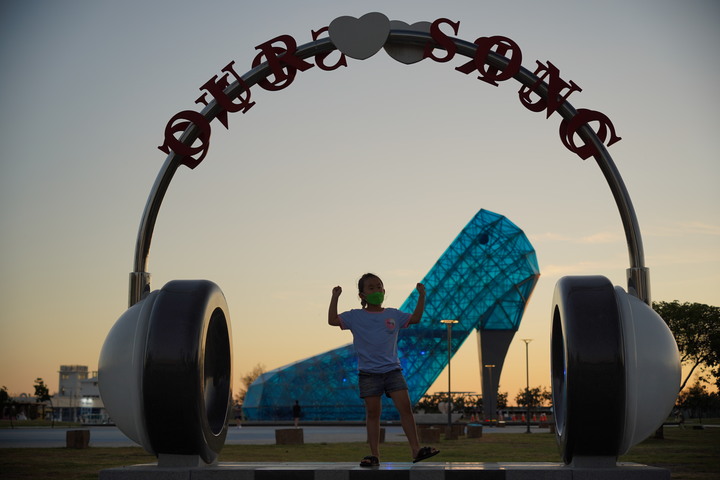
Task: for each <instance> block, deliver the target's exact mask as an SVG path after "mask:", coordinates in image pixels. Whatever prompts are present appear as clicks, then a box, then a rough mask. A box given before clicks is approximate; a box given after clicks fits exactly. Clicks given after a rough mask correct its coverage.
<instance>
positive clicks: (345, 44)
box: [328, 12, 390, 60]
mask: <svg viewBox="0 0 720 480" xmlns="http://www.w3.org/2000/svg"><path fill="white" fill-rule="evenodd" d="M328 34H329V35H330V41H332V43H333V44H334V45H335V46H336V47H337V49H338V50H340V51H341V52H342V53H344V54H345V55H347V56H348V57H351V58H355V59H357V60H365V59H366V58H370V57H372V56H373V55H375V54H376V53H377V52H379V51H380V49H381V48H382V47H383V45H385V41H386V40H387V38H388V35H390V20H388V18H387V17H386V16H385V15H383V14H382V13H377V12H373V13H368V14H365V15H363V16H362V17H360V18H355V17H348V16H345V17H338V18H336V19H335V20H333V21H332V22H330V26H329V28H328Z"/></svg>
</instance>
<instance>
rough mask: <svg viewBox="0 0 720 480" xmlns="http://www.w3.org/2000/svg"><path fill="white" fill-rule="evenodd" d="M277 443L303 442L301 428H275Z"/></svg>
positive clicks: (292, 443) (294, 443)
mask: <svg viewBox="0 0 720 480" xmlns="http://www.w3.org/2000/svg"><path fill="white" fill-rule="evenodd" d="M275 443H276V444H277V445H302V444H303V443H305V440H304V437H303V429H302V428H280V429H277V430H275Z"/></svg>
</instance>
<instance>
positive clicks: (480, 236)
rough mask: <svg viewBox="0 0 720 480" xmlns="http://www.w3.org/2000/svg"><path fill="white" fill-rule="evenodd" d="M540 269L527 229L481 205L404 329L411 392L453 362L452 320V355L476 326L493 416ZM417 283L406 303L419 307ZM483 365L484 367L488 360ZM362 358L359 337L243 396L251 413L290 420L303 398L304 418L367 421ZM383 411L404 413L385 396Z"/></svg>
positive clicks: (267, 378) (413, 395) (391, 415)
mask: <svg viewBox="0 0 720 480" xmlns="http://www.w3.org/2000/svg"><path fill="white" fill-rule="evenodd" d="M539 276H540V269H539V267H538V264H537V258H536V256H535V250H534V248H533V246H532V245H531V244H530V241H529V240H528V239H527V237H526V236H525V234H524V233H523V231H522V230H521V229H520V228H518V227H517V226H516V225H515V224H513V223H512V222H511V221H510V220H508V219H507V218H505V217H504V216H502V215H499V214H497V213H493V212H490V211H487V210H480V211H479V212H478V213H477V214H476V215H475V217H474V218H473V219H472V220H471V221H470V222H469V223H468V224H467V225H466V226H465V228H464V229H463V230H462V231H461V232H460V234H459V235H458V236H457V238H456V239H455V240H454V241H453V242H452V244H450V246H449V247H448V249H447V250H446V251H445V253H443V255H442V256H441V257H440V258H439V259H438V261H437V262H436V263H435V265H434V266H433V267H432V269H430V271H429V272H428V274H427V275H426V276H425V278H424V279H422V283H424V284H425V289H426V291H427V298H426V303H425V313H424V315H423V318H422V320H421V321H420V323H418V324H416V325H412V326H410V327H409V328H407V329H404V330H402V331H401V333H400V337H399V341H398V351H399V352H400V361H401V364H402V367H403V372H404V374H405V378H406V379H407V383H408V388H409V394H410V400H411V402H412V403H413V404H416V403H417V402H418V401H419V400H420V398H421V397H422V396H423V395H424V394H425V392H426V391H427V390H428V388H430V386H431V385H432V384H433V383H434V382H435V380H436V379H437V377H438V376H439V375H440V373H441V372H442V371H443V369H444V368H445V367H446V365H447V362H448V354H447V351H448V346H447V328H446V326H445V325H444V324H442V323H441V322H440V320H443V319H453V320H458V323H457V324H454V326H453V327H452V344H451V355H454V354H455V353H456V352H457V351H458V349H459V348H460V346H461V345H462V344H463V343H464V342H465V340H467V339H468V337H470V334H471V333H472V332H473V331H477V332H478V341H479V345H480V352H481V366H482V365H494V371H493V370H492V369H491V370H490V375H488V376H485V375H483V379H482V388H483V403H484V405H485V410H486V414H485V416H486V417H490V418H492V416H494V410H495V405H496V396H497V387H498V383H499V378H500V372H501V371H502V364H503V361H504V358H505V354H506V352H507V349H508V347H509V345H510V341H511V340H512V338H513V336H514V334H515V332H516V331H517V329H518V326H519V325H520V321H521V319H522V316H523V312H524V311H525V306H526V304H527V302H528V300H529V299H530V295H531V294H532V291H533V289H534V288H535V285H536V283H537V280H538V278H539ZM416 303H417V291H415V290H413V293H411V294H410V296H409V297H408V298H407V300H405V302H404V303H403V304H402V306H401V307H400V310H403V311H406V312H412V311H413V309H414V308H415V305H416ZM481 371H484V369H482V368H481ZM357 377H358V374H357V360H356V358H355V351H354V348H353V345H352V344H348V345H345V346H342V347H339V348H336V349H334V350H330V351H328V352H325V353H321V354H319V355H315V356H313V357H310V358H307V359H305V360H300V361H298V362H295V363H292V364H289V365H286V366H283V367H280V368H277V369H275V370H272V371H270V372H267V373H264V374H263V375H261V376H260V377H259V378H258V379H257V380H255V382H254V383H253V384H252V385H251V386H250V387H249V388H248V392H247V394H246V396H245V402H244V404H243V412H244V415H245V418H246V419H247V420H255V421H261V420H290V419H291V418H292V405H293V404H294V403H295V400H298V401H299V403H300V405H301V406H302V411H303V420H310V421H313V420H325V421H328V420H343V421H362V420H364V419H365V408H364V405H363V401H362V399H361V398H359V397H358V390H357ZM383 402H384V405H383V419H384V420H396V419H397V417H398V416H397V411H396V410H395V409H394V408H392V407H391V400H390V399H388V398H384V399H383Z"/></svg>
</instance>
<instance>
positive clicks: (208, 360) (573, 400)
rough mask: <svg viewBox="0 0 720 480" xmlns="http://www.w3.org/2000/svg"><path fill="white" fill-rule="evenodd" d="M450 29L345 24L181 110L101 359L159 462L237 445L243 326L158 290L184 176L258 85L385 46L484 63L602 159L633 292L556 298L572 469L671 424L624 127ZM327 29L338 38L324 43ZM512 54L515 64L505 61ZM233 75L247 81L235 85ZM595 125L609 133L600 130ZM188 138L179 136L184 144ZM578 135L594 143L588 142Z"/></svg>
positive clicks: (672, 366)
mask: <svg viewBox="0 0 720 480" xmlns="http://www.w3.org/2000/svg"><path fill="white" fill-rule="evenodd" d="M445 26H450V27H451V28H452V29H453V31H454V32H455V34H457V31H458V27H459V22H451V21H449V20H446V19H440V20H437V21H435V22H433V23H432V24H430V23H427V22H421V23H417V24H414V25H412V26H410V25H407V24H405V23H403V22H396V21H393V22H390V21H389V20H388V19H387V17H385V16H384V15H382V14H379V13H371V14H367V15H365V16H363V17H361V18H359V19H356V18H352V17H340V18H337V19H335V20H334V21H333V22H332V23H331V24H330V26H329V28H324V29H322V30H320V31H318V32H313V39H314V40H313V41H312V42H310V43H307V44H305V45H302V46H300V47H296V44H295V41H294V39H293V38H292V37H290V36H287V35H283V36H280V37H277V38H275V39H273V40H271V41H269V42H266V43H264V44H262V45H260V46H258V47H256V48H257V49H258V50H260V51H261V53H260V54H259V55H258V56H257V57H256V59H255V61H254V62H253V68H252V69H251V70H250V71H248V72H247V73H246V74H245V75H243V76H242V77H240V76H238V75H237V74H236V73H235V71H234V69H233V63H234V62H231V63H230V64H228V65H227V66H226V67H225V68H223V69H222V71H223V72H224V76H223V77H221V78H220V79H219V80H218V79H217V77H213V78H211V79H210V80H209V81H208V82H207V83H206V84H205V85H203V87H202V88H201V90H202V89H205V90H207V92H208V93H210V94H211V95H212V96H213V97H214V98H213V100H212V101H209V102H208V101H206V100H205V96H206V95H203V96H202V97H200V99H199V100H198V102H200V103H204V104H205V105H206V107H205V108H204V109H203V110H202V112H201V113H198V112H193V111H184V112H180V113H179V114H177V115H176V116H175V117H173V118H172V119H171V120H170V122H169V123H168V126H167V128H166V137H165V144H164V145H163V146H162V147H160V149H161V150H163V151H164V152H165V153H167V154H168V156H167V158H166V160H165V163H164V164H163V166H162V168H161V170H160V172H159V174H158V177H157V179H156V180H155V183H154V185H153V187H152V191H151V192H150V196H149V198H148V201H147V204H146V207H145V211H144V213H143V217H142V221H141V224H140V229H139V233H138V238H137V244H136V250H135V264H134V266H135V271H134V272H133V273H131V274H130V295H129V297H130V299H129V303H130V309H129V310H128V311H127V312H125V314H123V315H122V316H121V317H120V319H119V320H118V321H117V322H116V324H115V325H114V326H113V328H112V330H111V331H110V333H109V334H108V337H107V339H106V341H105V344H104V345H103V349H102V352H101V355H100V361H99V382H100V391H101V394H102V398H103V401H104V402H105V406H106V408H107V410H108V412H110V414H111V416H112V418H113V420H114V421H115V423H116V425H117V426H118V427H119V428H120V429H121V430H122V431H123V432H124V433H125V434H126V435H127V436H128V437H130V438H131V439H133V440H134V441H136V442H137V443H139V444H140V445H142V446H143V447H144V448H145V449H146V450H148V451H149V452H151V453H154V454H156V455H158V458H159V464H163V463H165V464H173V465H178V464H185V465H196V464H203V463H205V464H209V463H213V462H215V461H216V459H217V456H218V454H219V452H220V450H221V449H222V446H223V444H224V441H225V437H226V435H227V426H226V424H227V419H228V417H229V414H230V410H231V403H232V402H231V400H232V394H231V390H230V384H231V378H232V375H231V364H232V351H231V340H230V339H231V334H230V318H229V315H228V308H227V305H226V303H225V298H224V296H223V294H222V292H221V291H220V289H219V287H218V286H217V285H215V284H214V283H212V282H209V281H204V280H184V281H171V282H169V283H168V284H166V285H165V286H164V287H163V288H162V289H161V290H159V291H158V290H156V291H152V292H151V291H150V275H149V274H148V273H147V261H148V254H149V250H150V240H151V237H152V232H153V229H154V225H155V221H156V218H157V214H158V211H159V209H160V204H161V203H162V200H163V197H164V195H165V192H166V190H167V188H168V186H169V184H170V181H171V180H172V177H173V175H174V173H175V171H176V170H177V168H178V167H179V166H180V165H186V166H188V167H190V168H194V167H195V166H197V165H198V164H199V163H200V162H201V161H202V160H203V158H204V157H205V154H206V153H207V146H208V142H209V138H210V122H211V121H212V120H214V119H218V120H219V121H221V122H222V123H223V125H225V127H226V128H227V113H228V112H237V111H242V112H243V113H245V112H246V111H247V110H248V109H249V108H251V107H252V106H253V105H254V103H253V102H251V101H250V87H252V86H254V85H256V84H258V85H260V86H261V87H262V88H265V89H267V90H280V89H282V88H285V87H287V86H288V85H289V84H290V83H291V82H292V80H293V78H294V76H295V74H296V73H297V71H304V70H306V69H308V68H311V67H312V66H314V65H313V64H312V63H309V62H307V61H306V59H308V58H310V57H315V61H316V65H317V66H318V67H320V68H321V69H323V70H333V69H335V68H339V67H340V66H347V63H346V56H349V57H352V58H356V59H360V60H363V59H365V58H368V57H370V56H371V55H373V54H374V53H376V52H377V51H379V50H380V49H381V48H383V47H384V48H385V49H386V51H387V52H388V54H390V55H391V56H393V57H394V58H395V59H396V60H398V61H400V62H402V63H407V64H410V63H415V62H417V61H419V60H422V59H423V58H428V57H429V58H432V59H433V60H435V61H438V62H446V61H448V60H450V59H451V58H453V57H454V55H455V54H456V53H457V54H460V55H463V56H465V57H468V58H470V59H471V61H470V62H468V63H466V64H465V65H462V66H460V67H457V68H456V70H458V71H460V72H462V73H465V74H469V73H471V72H473V73H479V76H478V79H480V80H483V81H485V82H487V83H490V84H492V85H497V84H498V83H497V82H502V81H506V80H508V79H510V78H514V79H515V80H517V81H518V82H520V83H521V84H522V85H523V86H522V87H521V89H520V92H519V94H520V100H521V102H522V103H523V105H524V106H526V107H527V108H528V109H530V110H532V111H536V112H539V111H543V110H545V111H547V116H548V117H549V116H550V115H551V114H552V113H554V112H556V111H557V112H558V113H559V114H560V115H561V116H562V118H563V120H562V123H561V126H560V135H561V138H562V141H563V143H564V144H565V146H566V147H567V148H568V149H570V150H571V151H573V152H574V153H576V154H577V155H578V156H580V157H581V158H583V159H586V158H589V157H590V156H593V157H594V158H595V160H596V161H597V164H598V166H599V167H600V169H601V170H602V172H603V175H604V176H605V179H606V181H607V182H608V185H609V186H610V189H611V191H612V194H613V197H614V199H615V202H616V204H617V207H618V210H619V212H620V216H621V218H622V222H623V227H624V229H625V236H626V240H627V244H628V250H629V256H630V268H629V269H628V271H627V272H628V293H626V292H625V291H624V290H623V289H622V288H620V287H613V286H612V284H611V283H610V281H609V280H608V279H607V278H605V277H600V276H588V277H563V278H561V279H560V280H559V281H558V283H557V286H556V289H555V294H554V299H553V307H552V340H551V341H552V349H551V357H552V367H551V371H552V390H553V405H554V409H555V422H556V436H557V439H558V443H559V445H560V447H561V451H562V456H563V460H564V461H565V463H567V464H572V465H608V464H614V462H615V461H616V459H617V457H618V456H619V455H622V454H623V453H625V452H627V450H628V449H629V448H630V447H632V446H633V445H635V444H637V443H638V442H639V441H641V440H643V439H644V438H646V437H647V436H648V435H649V434H651V433H652V432H653V431H654V430H655V429H656V428H657V427H658V426H659V425H661V424H662V421H663V420H664V418H666V416H667V414H668V413H669V411H670V409H671V408H672V406H673V404H674V400H675V397H676V395H677V390H678V386H679V383H680V382H679V380H680V362H679V355H678V350H677V345H676V344H675V340H674V338H673V336H672V334H671V333H670V331H669V329H668V328H667V326H666V325H665V323H664V322H663V320H662V319H661V318H660V317H659V316H658V315H657V314H656V313H655V312H654V311H653V310H652V309H651V308H650V307H649V306H648V304H649V303H650V292H649V290H650V289H649V273H648V269H647V268H646V267H645V264H644V252H643V247H642V240H641V237H640V229H639V226H638V223H637V219H636V216H635V212H634V209H633V206H632V203H631V201H630V197H629V195H628V192H627V190H626V188H625V185H624V183H623V181H622V178H621V176H620V174H619V172H618V170H617V168H616V167H615V164H614V162H613V160H612V158H611V157H610V155H609V153H608V152H607V149H606V148H605V147H606V145H605V144H604V142H605V141H606V140H607V145H611V144H612V143H614V142H616V141H618V140H619V137H617V136H616V135H615V131H614V127H613V125H612V123H611V122H610V121H609V119H608V118H607V117H605V116H604V115H603V114H601V113H599V112H595V111H591V110H587V109H580V110H575V109H574V108H573V107H572V106H571V105H570V104H569V103H568V102H567V97H568V96H569V95H570V94H571V93H573V92H574V91H579V90H580V89H579V87H577V85H575V84H574V83H573V82H570V83H567V82H565V81H564V80H562V79H561V78H560V76H559V70H558V69H557V68H556V67H555V66H554V65H552V64H551V63H550V62H548V63H547V65H545V64H541V63H540V62H538V69H537V70H536V71H535V73H532V72H530V71H529V70H526V69H525V68H523V67H522V65H521V63H520V62H521V53H520V49H519V47H518V46H517V44H515V43H514V42H513V41H512V40H510V39H508V38H505V37H497V36H496V37H489V38H486V37H481V38H478V39H477V40H476V41H475V42H474V43H470V42H466V41H464V40H459V39H457V38H453V37H449V36H447V35H445V34H444V33H443V32H442V30H441V27H445ZM325 31H328V33H329V37H326V38H321V39H318V37H319V36H320V35H321V34H322V33H324V32H325ZM278 43H280V44H282V46H278V45H277V44H278ZM336 49H337V50H339V51H340V52H341V55H340V59H339V60H338V62H337V63H336V64H335V65H333V66H327V65H325V64H324V60H325V59H326V57H327V56H328V55H329V54H330V53H331V52H333V51H334V50H336ZM436 49H439V50H444V51H445V56H444V57H438V56H436V55H435V53H434V51H435V50H436ZM508 53H509V54H510V55H509V58H508V57H505V56H504V55H505V54H508ZM263 58H265V59H266V60H265V61H262V60H263ZM230 74H232V75H234V77H235V81H234V82H232V83H231V82H229V81H228V76H229V75H230ZM271 78H272V80H271ZM546 79H547V83H546V82H545V80H546ZM532 95H535V96H536V97H537V98H536V100H535V101H533V98H532ZM589 122H597V123H599V124H600V126H599V128H598V130H597V131H595V130H593V129H592V128H591V126H590V125H589ZM608 132H609V133H610V138H609V139H608V138H607V137H608ZM178 133H180V134H181V136H180V138H176V137H175V134H178ZM576 135H577V136H578V137H579V138H580V139H581V140H582V142H584V143H583V144H582V145H579V146H578V145H577V144H576V142H575V136H576ZM198 142H199V143H200V147H198V146H197V143H198ZM170 395H172V397H170ZM640 405H642V409H641V408H640V407H639V406H640ZM599 412H603V413H604V414H605V420H604V421H603V424H602V426H600V425H598V424H597V421H596V420H595V419H594V415H596V414H597V413H599Z"/></svg>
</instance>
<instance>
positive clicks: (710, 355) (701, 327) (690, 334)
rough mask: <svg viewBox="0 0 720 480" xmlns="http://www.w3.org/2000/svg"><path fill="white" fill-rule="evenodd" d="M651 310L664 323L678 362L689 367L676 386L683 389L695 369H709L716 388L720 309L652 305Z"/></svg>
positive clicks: (719, 380)
mask: <svg viewBox="0 0 720 480" xmlns="http://www.w3.org/2000/svg"><path fill="white" fill-rule="evenodd" d="M653 309H654V310H655V311H656V312H657V313H658V314H659V315H660V316H661V317H662V318H663V320H665V323H667V325H668V327H670V331H671V332H672V333H673V335H674V336H675V341H676V342H677V345H678V350H679V351H680V361H681V363H682V364H683V366H686V367H689V368H690V370H689V372H688V373H687V376H686V377H685V378H684V379H683V381H682V384H681V385H680V390H682V389H683V388H685V386H686V385H687V382H688V380H689V379H690V377H692V375H693V373H694V372H695V370H696V369H700V370H701V371H702V370H703V369H706V368H707V369H713V370H711V374H712V376H713V377H715V385H717V386H718V388H720V368H718V367H720V307H713V306H710V305H705V304H701V303H688V302H685V303H682V304H681V303H680V302H678V301H677V300H675V301H673V302H653Z"/></svg>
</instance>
